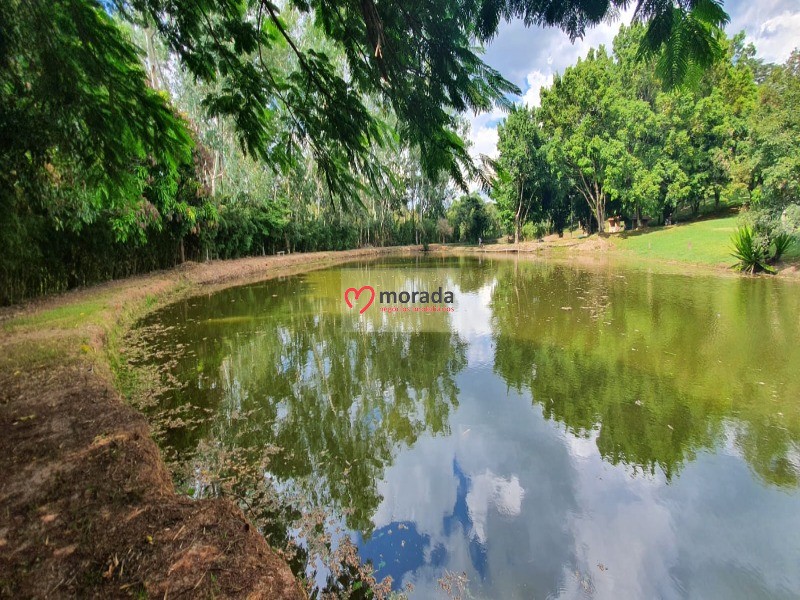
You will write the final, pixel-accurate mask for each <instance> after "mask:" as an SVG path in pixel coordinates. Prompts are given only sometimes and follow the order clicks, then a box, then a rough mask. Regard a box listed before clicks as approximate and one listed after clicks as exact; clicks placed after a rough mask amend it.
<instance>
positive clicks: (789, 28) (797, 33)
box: [752, 11, 800, 63]
mask: <svg viewBox="0 0 800 600" xmlns="http://www.w3.org/2000/svg"><path fill="white" fill-rule="evenodd" d="M798 38H800V11H798V12H794V13H792V12H788V11H787V12H784V13H781V14H780V15H778V16H776V17H773V18H771V19H767V20H766V21H764V23H762V24H761V27H759V28H758V31H757V33H756V34H755V35H754V36H752V41H753V43H754V44H755V46H756V50H757V52H758V55H759V56H761V57H762V58H763V59H764V60H766V61H767V62H775V63H782V62H785V61H786V59H787V58H789V54H791V52H792V50H794V49H795V48H796V47H798V46H800V43H798V42H799V41H800V40H799V39H798Z"/></svg>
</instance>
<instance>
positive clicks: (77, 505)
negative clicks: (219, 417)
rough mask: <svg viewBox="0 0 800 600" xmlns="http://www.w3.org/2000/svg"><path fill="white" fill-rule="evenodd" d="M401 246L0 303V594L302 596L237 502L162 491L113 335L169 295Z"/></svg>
mask: <svg viewBox="0 0 800 600" xmlns="http://www.w3.org/2000/svg"><path fill="white" fill-rule="evenodd" d="M407 251H410V249H404V248H393V249H370V250H356V251H349V252H323V253H314V254H304V255H291V256H280V257H259V258H250V259H243V260H236V261H219V262H213V263H207V264H187V265H183V266H181V267H180V268H177V269H174V270H171V271H163V272H158V273H153V274H150V275H146V276H142V277H135V278H132V279H128V280H123V281H115V282H110V283H107V284H103V285H100V286H95V287H92V288H88V289H85V290H78V291H75V292H71V293H67V294H63V295H61V296H57V297H50V298H45V299H40V300H37V301H35V302H31V303H28V304H26V305H23V306H17V307H10V308H6V309H3V310H2V311H0V327H1V328H2V333H0V473H2V479H0V481H2V483H1V484H0V596H2V597H42V598H44V597H102V598H108V597H158V598H177V597H184V598H205V597H216V598H221V597H237V598H240V597H246V598H276V599H278V598H304V597H305V595H306V594H305V592H304V590H303V589H302V587H301V585H300V584H299V583H298V582H297V581H296V580H295V578H294V577H293V575H292V573H291V571H290V569H289V567H288V565H287V564H286V562H285V561H284V559H283V558H282V557H281V556H280V555H278V553H276V552H275V551H274V550H272V549H271V548H270V547H269V546H268V545H267V543H266V541H265V540H264V538H263V537H262V536H261V535H260V534H259V533H258V532H257V531H256V530H255V529H254V528H253V527H252V526H251V525H250V524H249V523H248V522H247V520H246V519H245V517H244V515H243V513H242V512H241V511H240V510H239V508H238V507H236V506H235V505H234V504H233V503H231V502H229V501H227V500H201V501H192V500H190V499H188V498H186V497H184V496H179V495H178V494H176V492H175V490H174V488H173V485H172V481H171V477H170V474H169V472H168V471H167V469H166V467H165V466H164V463H163V461H162V459H161V456H160V454H159V450H158V448H157V446H156V444H155V443H154V442H153V440H152V439H151V437H150V432H149V428H148V424H147V421H146V420H145V418H144V417H143V416H142V415H141V414H139V413H138V412H136V411H135V410H133V409H132V408H130V407H129V406H128V405H127V404H125V402H124V400H123V399H122V396H121V395H120V393H119V392H118V391H117V389H116V386H115V378H114V374H113V369H112V368H111V367H112V365H113V364H114V363H115V361H116V360H117V355H116V341H117V340H118V339H119V337H120V336H121V335H122V333H123V332H124V330H125V328H126V327H128V326H129V325H130V324H131V323H132V322H133V320H134V319H135V318H136V317H137V316H139V315H141V314H143V312H144V311H145V310H147V309H148V308H151V307H153V306H156V305H158V304H162V303H164V302H167V301H168V300H170V299H173V298H175V297H177V296H178V295H179V294H190V293H195V292H197V291H200V290H202V291H206V290H208V291H211V290H214V289H217V288H220V287H225V286H226V285H231V284H233V283H236V284H239V283H246V282H248V281H255V280H259V279H265V278H269V277H277V276H285V275H291V274H295V273H299V272H302V271H308V270H311V269H315V268H321V267H324V266H327V265H330V264H334V263H339V262H344V261H348V260H353V259H358V258H364V257H375V256H378V255H382V254H398V253H403V252H407Z"/></svg>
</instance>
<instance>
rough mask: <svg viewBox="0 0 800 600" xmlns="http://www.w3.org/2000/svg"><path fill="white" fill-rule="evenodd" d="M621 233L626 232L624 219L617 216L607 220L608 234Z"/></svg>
mask: <svg viewBox="0 0 800 600" xmlns="http://www.w3.org/2000/svg"><path fill="white" fill-rule="evenodd" d="M620 231H625V221H623V220H622V217H620V216H616V217H609V218H608V219H606V232H608V233H619V232H620Z"/></svg>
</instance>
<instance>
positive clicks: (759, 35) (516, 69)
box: [469, 0, 800, 156]
mask: <svg viewBox="0 0 800 600" xmlns="http://www.w3.org/2000/svg"><path fill="white" fill-rule="evenodd" d="M724 7H725V10H726V11H727V12H728V14H729V15H730V17H731V22H730V25H729V26H728V28H727V30H728V33H729V34H734V33H736V32H738V31H742V30H744V31H745V32H746V33H747V37H748V40H749V41H752V42H753V43H754V44H755V45H756V49H757V50H758V55H759V56H760V57H761V58H763V59H765V60H767V61H769V62H783V61H785V60H786V58H787V57H788V56H789V53H790V52H791V51H792V49H794V48H795V47H798V46H800V0H725V2H724ZM632 14H633V10H632V9H631V10H629V11H627V12H625V13H623V14H621V15H619V18H618V19H617V20H615V21H613V22H609V23H602V24H601V25H599V26H598V27H595V28H594V29H591V30H589V31H588V32H587V34H586V36H585V37H584V39H582V40H576V41H575V43H574V44H573V43H570V41H569V37H568V36H567V35H566V34H564V33H563V32H562V31H560V30H558V29H554V28H541V27H531V28H526V27H524V26H523V25H522V23H521V22H520V21H513V22H510V23H505V24H503V25H502V26H501V28H500V32H499V33H498V35H497V37H496V38H495V39H494V40H493V41H492V43H491V44H490V45H489V46H488V47H487V49H486V54H485V56H484V59H485V60H486V62H487V63H489V64H490V65H491V66H493V67H494V68H496V69H498V70H499V71H500V72H501V73H502V74H503V75H504V76H505V77H506V78H507V79H510V80H511V81H513V82H514V83H515V84H517V86H518V87H519V88H520V89H521V90H523V92H524V95H523V96H522V97H521V98H520V99H519V101H520V102H525V103H526V104H528V105H536V104H538V101H539V90H540V89H541V87H542V86H545V87H546V86H549V85H550V84H551V83H552V81H553V74H554V73H562V72H563V71H564V69H565V68H566V67H567V66H569V65H571V64H574V63H575V62H576V61H577V59H578V57H581V56H586V53H587V52H588V50H589V48H592V47H597V46H599V45H600V44H605V45H606V46H608V47H610V46H611V41H612V40H613V39H614V36H615V35H616V33H617V31H619V27H620V24H621V23H629V22H630V20H631V16H632ZM471 117H472V118H471V119H470V121H471V131H470V135H469V138H470V141H471V142H472V149H471V152H472V154H473V155H474V156H477V155H479V154H488V155H490V156H494V155H495V154H496V146H497V124H498V123H499V122H500V120H501V119H502V118H503V113H502V112H501V111H499V110H495V111H493V112H491V113H482V114H479V115H472V116H471Z"/></svg>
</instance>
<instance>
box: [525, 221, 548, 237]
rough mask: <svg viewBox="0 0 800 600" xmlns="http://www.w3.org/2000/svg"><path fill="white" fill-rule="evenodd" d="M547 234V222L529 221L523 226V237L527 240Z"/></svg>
mask: <svg viewBox="0 0 800 600" xmlns="http://www.w3.org/2000/svg"><path fill="white" fill-rule="evenodd" d="M545 235H547V224H546V223H542V222H537V223H533V222H531V221H528V222H527V223H525V224H524V225H523V226H522V239H524V240H526V241H532V240H538V239H539V238H542V237H544V236H545Z"/></svg>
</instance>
